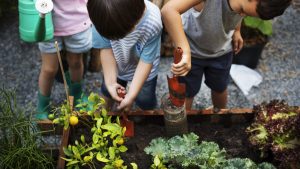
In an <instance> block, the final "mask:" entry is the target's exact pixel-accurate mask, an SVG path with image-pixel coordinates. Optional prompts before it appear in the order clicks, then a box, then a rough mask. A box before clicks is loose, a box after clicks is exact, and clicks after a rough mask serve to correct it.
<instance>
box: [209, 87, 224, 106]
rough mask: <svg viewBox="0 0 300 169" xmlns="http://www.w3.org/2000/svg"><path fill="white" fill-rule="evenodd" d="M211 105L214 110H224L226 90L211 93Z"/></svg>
mask: <svg viewBox="0 0 300 169" xmlns="http://www.w3.org/2000/svg"><path fill="white" fill-rule="evenodd" d="M211 97H212V103H213V105H214V107H215V108H219V109H224V108H226V105H227V89H225V90H224V91H223V92H216V91H211Z"/></svg>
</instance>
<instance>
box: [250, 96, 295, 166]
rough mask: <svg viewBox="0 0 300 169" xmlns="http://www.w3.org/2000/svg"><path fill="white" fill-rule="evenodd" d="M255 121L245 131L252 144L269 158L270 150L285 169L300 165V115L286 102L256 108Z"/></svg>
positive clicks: (278, 101)
mask: <svg viewBox="0 0 300 169" xmlns="http://www.w3.org/2000/svg"><path fill="white" fill-rule="evenodd" d="M253 112H254V115H255V120H254V122H253V123H252V124H251V126H249V127H248V128H247V130H246V132H247V133H248V134H249V141H250V143H251V144H252V145H253V146H254V147H255V148H257V149H259V150H260V151H261V153H262V154H261V155H262V156H266V155H267V154H268V153H267V152H269V151H271V152H272V153H273V154H274V156H275V159H277V160H278V161H280V162H281V166H282V167H283V168H289V167H290V165H295V166H300V162H299V161H300V154H299V152H300V112H299V111H298V110H297V107H292V106H289V105H288V104H287V103H286V102H285V101H284V100H281V101H280V100H272V101H270V102H269V103H266V102H263V103H262V104H260V105H256V106H254V108H253Z"/></svg>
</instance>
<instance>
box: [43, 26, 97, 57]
mask: <svg viewBox="0 0 300 169" xmlns="http://www.w3.org/2000/svg"><path fill="white" fill-rule="evenodd" d="M55 41H57V43H58V47H59V49H60V50H62V49H65V50H66V51H68V52H72V53H84V52H87V51H89V50H90V49H91V48H92V29H91V27H89V28H88V29H86V30H84V31H82V32H79V33H76V34H74V35H69V36H55V37H54V38H53V39H51V40H49V41H46V42H39V49H40V51H41V52H42V53H56V48H55Z"/></svg>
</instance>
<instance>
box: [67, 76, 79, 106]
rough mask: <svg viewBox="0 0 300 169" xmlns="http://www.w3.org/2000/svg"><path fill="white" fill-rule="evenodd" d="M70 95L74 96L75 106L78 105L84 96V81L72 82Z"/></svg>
mask: <svg viewBox="0 0 300 169" xmlns="http://www.w3.org/2000/svg"><path fill="white" fill-rule="evenodd" d="M69 91H70V96H74V106H76V105H77V104H78V103H79V102H80V99H81V96H82V81H80V82H75V83H74V82H70V84H69Z"/></svg>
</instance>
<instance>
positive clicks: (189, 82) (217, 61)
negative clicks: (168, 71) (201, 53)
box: [179, 52, 233, 98]
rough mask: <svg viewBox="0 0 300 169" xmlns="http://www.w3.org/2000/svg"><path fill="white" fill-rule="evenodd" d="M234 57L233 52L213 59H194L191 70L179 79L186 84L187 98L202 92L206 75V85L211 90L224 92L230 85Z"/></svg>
mask: <svg viewBox="0 0 300 169" xmlns="http://www.w3.org/2000/svg"><path fill="white" fill-rule="evenodd" d="M232 57H233V53H232V52H229V53H227V54H224V55H222V56H220V57H217V58H211V59H197V58H193V57H192V68H191V70H190V71H189V73H188V74H187V75H186V76H184V77H180V79H179V80H180V81H181V82H183V83H185V84H186V97H190V98H191V97H194V96H196V94H197V93H198V92H199V90H200V87H201V82H202V77H203V75H205V81H204V82H205V84H206V85H207V86H208V87H209V88H210V89H211V90H213V91H216V92H223V91H224V90H225V89H226V88H227V86H228V83H229V76H230V75H229V72H230V68H231V63H232Z"/></svg>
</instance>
